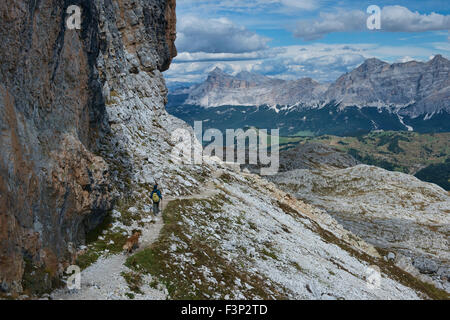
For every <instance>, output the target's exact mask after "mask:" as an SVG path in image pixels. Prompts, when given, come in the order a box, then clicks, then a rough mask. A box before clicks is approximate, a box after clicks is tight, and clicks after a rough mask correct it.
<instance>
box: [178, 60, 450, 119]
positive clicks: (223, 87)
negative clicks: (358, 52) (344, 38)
mask: <svg viewBox="0 0 450 320" xmlns="http://www.w3.org/2000/svg"><path fill="white" fill-rule="evenodd" d="M449 90H450V61H449V60H447V59H445V58H444V57H442V56H441V55H436V56H435V57H434V58H433V59H432V60H430V61H428V62H417V61H410V62H406V63H394V64H388V63H386V62H383V61H381V60H378V59H375V58H372V59H368V60H366V61H365V62H364V63H363V64H361V65H360V66H359V67H357V68H356V69H354V70H353V71H351V72H349V73H346V74H344V75H342V76H341V77H339V78H338V79H337V80H336V81H335V82H333V83H331V84H329V85H328V84H320V83H318V82H316V81H314V80H312V79H311V78H303V79H299V80H291V81H286V80H280V79H274V78H270V77H265V76H262V75H258V74H253V73H250V72H241V73H239V74H237V75H236V76H231V75H228V74H226V73H224V72H223V71H222V70H221V69H219V68H216V69H215V70H213V71H212V72H211V73H210V74H209V75H208V78H207V79H206V81H205V82H203V83H201V84H198V85H194V86H193V87H191V88H190V89H189V90H185V91H184V93H187V94H188V97H187V98H186V100H185V101H184V103H185V104H190V105H199V106H203V107H217V106H223V105H230V106H240V105H241V106H250V105H252V106H260V105H282V106H285V105H288V106H292V105H296V106H299V107H300V108H302V107H311V108H315V107H316V108H317V107H321V106H323V105H325V104H327V103H329V102H336V103H339V105H340V107H341V108H344V107H347V106H358V107H384V108H388V109H389V110H392V111H399V112H400V114H402V115H408V116H410V117H417V116H419V115H423V114H429V115H432V114H435V113H438V112H440V111H442V110H445V111H446V112H450V94H449ZM172 94H174V95H176V94H178V93H177V92H176V91H174V92H173V93H172ZM400 109H401V110H400Z"/></svg>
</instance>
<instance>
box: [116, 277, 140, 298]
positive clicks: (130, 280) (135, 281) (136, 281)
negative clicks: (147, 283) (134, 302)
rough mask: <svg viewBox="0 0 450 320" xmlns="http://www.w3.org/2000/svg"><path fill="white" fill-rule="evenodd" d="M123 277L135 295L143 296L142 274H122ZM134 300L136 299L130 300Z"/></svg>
mask: <svg viewBox="0 0 450 320" xmlns="http://www.w3.org/2000/svg"><path fill="white" fill-rule="evenodd" d="M121 275H122V277H123V278H124V279H125V281H126V282H127V284H128V287H129V288H130V290H131V291H132V292H134V293H139V294H142V293H143V292H142V290H141V286H142V282H143V281H142V277H141V275H140V274H138V273H136V272H122V273H121ZM130 299H134V298H130Z"/></svg>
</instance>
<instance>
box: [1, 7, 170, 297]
mask: <svg viewBox="0 0 450 320" xmlns="http://www.w3.org/2000/svg"><path fill="white" fill-rule="evenodd" d="M69 5H78V6H79V7H81V9H82V25H81V30H70V29H68V28H66V24H65V20H66V18H67V13H66V10H67V7H68V6H69ZM0 16H1V18H2V19H1V23H0V39H1V40H2V43H3V49H2V50H0V59H1V61H2V64H1V69H0V128H1V135H0V146H1V153H0V190H1V193H0V290H2V291H12V292H21V291H22V290H23V289H30V290H38V291H42V290H47V289H49V288H50V286H51V285H52V279H53V278H56V277H57V275H58V274H60V273H61V271H62V270H63V269H64V268H65V266H67V265H68V264H70V263H72V262H73V258H74V257H75V248H76V247H77V246H78V245H80V244H82V243H83V242H84V239H85V235H86V232H87V231H89V230H90V229H92V228H93V227H95V226H96V225H97V224H98V223H99V221H101V219H102V218H103V216H104V215H105V213H106V212H107V210H109V209H110V208H111V206H112V204H113V200H114V198H115V197H117V196H118V195H120V194H121V192H122V191H123V189H124V188H121V186H120V185H119V186H118V187H116V185H117V184H116V183H114V181H116V179H117V176H118V174H117V170H118V169H117V163H115V162H110V161H109V160H108V159H107V158H106V157H104V154H105V150H106V149H108V148H111V147H112V145H111V144H110V143H112V142H113V141H114V142H117V141H118V140H120V139H121V138H120V137H117V136H115V133H116V131H115V130H114V129H115V128H114V126H115V124H116V122H115V121H117V119H114V118H113V117H114V116H117V113H114V112H112V111H111V112H109V111H108V110H107V107H106V106H107V105H108V104H111V100H114V99H117V96H118V95H119V94H120V90H119V87H121V86H125V87H126V85H127V84H126V83H125V82H126V80H124V79H125V78H126V76H127V75H130V74H132V75H136V77H139V76H138V75H139V73H140V74H141V75H142V76H141V78H140V79H139V80H140V81H141V82H140V83H141V84H142V86H147V89H148V91H149V92H148V94H149V95H150V96H149V98H148V99H149V100H152V103H153V105H154V108H155V109H158V108H159V109H163V104H164V101H165V95H166V89H165V86H164V81H163V79H162V76H161V71H164V70H166V69H167V68H168V67H169V65H170V62H171V60H172V58H173V57H174V55H176V49H175V45H174V39H175V21H176V18H175V0H168V1H152V0H121V1H107V0H104V1H103V0H95V1H91V0H75V1H70V3H69V1H60V2H54V1H50V0H42V1H38V2H35V1H26V0H12V1H8V2H4V3H2V4H0ZM111 61H115V62H114V63H111ZM145 75H147V76H145ZM146 77H150V78H152V79H156V80H155V81H153V82H151V83H146V82H145V80H147V79H146ZM113 78H114V80H112V79H113ZM128 85H129V83H128ZM132 85H133V86H134V85H135V84H134V83H133V84H132ZM137 87H138V86H137ZM139 89H142V88H138V90H139ZM114 90H116V91H114ZM155 95H156V97H154V96H155ZM130 96H131V94H130ZM127 107H129V106H127ZM124 143H125V142H124ZM119 150H120V149H119ZM116 151H117V150H116ZM122 151H123V150H122ZM102 155H103V156H102ZM121 155H122V156H121V157H120V158H116V160H117V161H119V162H120V163H121V168H124V166H125V167H126V165H127V164H129V163H131V161H129V162H127V158H129V155H128V154H126V153H122V154H121ZM105 160H106V161H105ZM121 171H122V173H123V176H125V175H127V174H129V173H130V172H131V171H127V170H121ZM123 176H122V178H123ZM38 271H39V272H38ZM27 272H33V277H30V278H31V288H24V287H23V286H22V284H23V282H22V278H23V277H25V276H26V273H27ZM33 282H36V283H39V288H34V287H33ZM28 284H30V283H28V281H27V285H28Z"/></svg>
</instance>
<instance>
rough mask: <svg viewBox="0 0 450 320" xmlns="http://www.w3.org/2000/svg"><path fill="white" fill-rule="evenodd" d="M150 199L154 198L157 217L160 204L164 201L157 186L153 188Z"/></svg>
mask: <svg viewBox="0 0 450 320" xmlns="http://www.w3.org/2000/svg"><path fill="white" fill-rule="evenodd" d="M150 198H152V201H153V214H154V215H155V216H157V215H158V214H159V203H160V202H161V200H162V194H161V191H160V190H159V189H158V185H157V184H155V185H154V186H153V191H152V193H151V195H150Z"/></svg>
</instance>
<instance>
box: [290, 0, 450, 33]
mask: <svg viewBox="0 0 450 320" xmlns="http://www.w3.org/2000/svg"><path fill="white" fill-rule="evenodd" d="M368 17H369V14H367V13H366V12H364V11H361V10H352V11H347V10H342V9H338V10H337V11H335V12H323V13H320V16H319V18H318V19H307V20H302V21H299V22H298V23H297V26H296V28H295V30H294V35H295V36H296V37H298V38H302V39H304V40H307V41H309V40H316V39H320V38H323V37H324V36H325V35H327V34H330V33H333V32H352V31H367V26H366V22H367V18H368ZM449 29H450V16H449V15H442V14H437V13H434V12H433V13H430V14H420V13H419V12H417V11H416V12H412V11H410V10H409V9H408V8H405V7H402V6H386V7H384V8H383V9H382V10H381V30H380V31H385V32H425V31H438V30H449Z"/></svg>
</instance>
